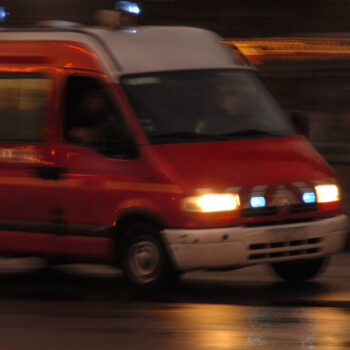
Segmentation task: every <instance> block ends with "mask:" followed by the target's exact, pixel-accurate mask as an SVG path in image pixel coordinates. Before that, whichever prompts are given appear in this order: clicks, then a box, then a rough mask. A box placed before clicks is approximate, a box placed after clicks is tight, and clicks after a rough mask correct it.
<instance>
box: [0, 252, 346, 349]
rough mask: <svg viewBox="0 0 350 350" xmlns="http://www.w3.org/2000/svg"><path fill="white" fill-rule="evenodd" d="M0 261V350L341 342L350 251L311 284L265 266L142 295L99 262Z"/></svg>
mask: <svg viewBox="0 0 350 350" xmlns="http://www.w3.org/2000/svg"><path fill="white" fill-rule="evenodd" d="M38 265H40V262H39V261H37V260H32V259H29V260H15V261H13V260H5V259H4V260H1V261H0V280H1V284H0V339H1V343H0V344H1V345H0V349H1V350H17V349H21V350H22V349H25V350H27V349H29V350H31V349H33V350H34V349H35V350H39V349H45V350H46V349H50V350H51V349H54V350H56V349H59V350H69V349H82V350H88V349H121V350H129V349H133V350H134V349H137V350H138V349H146V350H148V349H152V350H153V349H156V350H158V349H162V350H164V349H170V350H172V349H174V350H177V349H181V350H187V349H188V350H189V349H191V350H202V349H208V350H209V349H215V350H221V349H293V350H294V349H329V350H333V349H348V348H350V253H348V254H340V255H338V256H337V257H335V258H334V259H333V261H332V263H331V265H330V267H329V269H328V270H327V272H326V274H325V275H324V276H323V277H321V278H319V279H317V280H316V281H315V282H312V283H304V284H300V285H297V286H296V285H289V284H287V283H283V282H280V281H279V280H278V279H277V278H275V277H273V276H272V275H271V274H270V273H269V271H268V270H267V269H266V267H263V266H257V267H253V268H246V269H242V270H238V271H232V272H220V273H205V272H196V273H191V274H188V275H187V276H186V277H185V278H184V279H183V280H182V281H181V283H180V284H179V287H178V289H177V290H176V291H174V292H172V293H169V294H166V295H153V296H147V297H146V296H144V295H140V294H138V293H135V292H133V291H132V290H130V289H129V288H128V287H127V286H126V284H125V282H124V280H123V278H122V277H121V275H120V274H119V273H118V272H117V271H115V270H113V269H111V268H107V267H95V266H74V267H64V268H63V267H61V268H60V269H54V270H43V269H38Z"/></svg>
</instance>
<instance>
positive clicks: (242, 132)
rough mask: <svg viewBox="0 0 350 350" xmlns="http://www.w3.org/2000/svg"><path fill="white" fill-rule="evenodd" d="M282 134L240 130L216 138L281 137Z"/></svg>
mask: <svg viewBox="0 0 350 350" xmlns="http://www.w3.org/2000/svg"><path fill="white" fill-rule="evenodd" d="M283 135H284V134H283V132H279V133H278V132H271V131H268V130H261V129H246V130H240V131H232V132H227V133H224V134H220V135H218V136H220V137H235V136H238V137H239V136H252V137H254V136H257V137H259V136H271V137H276V136H283Z"/></svg>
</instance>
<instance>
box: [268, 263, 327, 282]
mask: <svg viewBox="0 0 350 350" xmlns="http://www.w3.org/2000/svg"><path fill="white" fill-rule="evenodd" d="M329 261H330V258H326V257H323V258H317V259H311V260H298V261H285V262H278V263H273V264H271V266H272V269H273V270H274V271H275V273H276V274H277V275H278V276H279V277H281V278H283V279H284V280H286V281H307V280H310V279H312V278H315V277H317V276H320V275H321V274H322V273H323V272H324V271H325V270H326V268H327V266H328V263H329Z"/></svg>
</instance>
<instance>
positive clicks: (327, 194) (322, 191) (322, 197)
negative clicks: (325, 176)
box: [315, 185, 340, 203]
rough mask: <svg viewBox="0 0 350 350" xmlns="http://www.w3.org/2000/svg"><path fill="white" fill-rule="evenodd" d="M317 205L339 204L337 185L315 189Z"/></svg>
mask: <svg viewBox="0 0 350 350" xmlns="http://www.w3.org/2000/svg"><path fill="white" fill-rule="evenodd" d="M315 190H316V195H317V203H329V202H337V201H339V200H340V196H339V189H338V186H337V185H319V186H316V187H315Z"/></svg>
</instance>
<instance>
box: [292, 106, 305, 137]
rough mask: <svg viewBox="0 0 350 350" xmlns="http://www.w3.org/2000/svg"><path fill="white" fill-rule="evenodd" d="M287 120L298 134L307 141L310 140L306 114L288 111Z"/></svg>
mask: <svg viewBox="0 0 350 350" xmlns="http://www.w3.org/2000/svg"><path fill="white" fill-rule="evenodd" d="M289 118H290V121H291V123H292V124H293V125H294V127H295V129H296V130H297V132H298V133H299V134H301V135H304V136H305V137H306V138H307V139H308V138H310V123H309V118H308V115H307V113H306V112H304V111H289Z"/></svg>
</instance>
